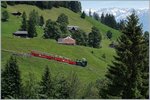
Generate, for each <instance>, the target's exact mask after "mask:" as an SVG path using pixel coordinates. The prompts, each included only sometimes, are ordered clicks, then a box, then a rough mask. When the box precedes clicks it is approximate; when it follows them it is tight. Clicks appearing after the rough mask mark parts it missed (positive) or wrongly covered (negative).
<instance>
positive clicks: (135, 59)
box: [105, 12, 148, 99]
mask: <svg viewBox="0 0 150 100" xmlns="http://www.w3.org/2000/svg"><path fill="white" fill-rule="evenodd" d="M145 51H146V48H145V43H144V39H143V37H142V28H141V25H139V19H138V17H137V15H136V14H135V12H133V13H132V14H131V15H130V16H129V17H127V24H126V25H125V30H124V31H123V34H122V35H121V37H120V38H119V40H118V46H117V47H116V53H117V56H115V57H114V58H115V61H113V65H110V66H109V69H108V73H107V74H106V77H107V79H108V80H109V82H108V84H107V85H108V87H107V89H106V90H105V93H106V94H107V96H105V97H107V98H108V97H109V98H124V99H133V98H134V99H136V98H145V96H144V95H145V93H143V92H142V88H143V85H142V84H144V82H143V81H142V80H143V77H142V76H143V74H142V73H143V71H144V72H145V70H144V69H148V65H145V64H146V62H145V61H144V60H145V58H146V56H145V55H146V54H145V53H146V52H145ZM147 63H148V62H147ZM146 80H148V79H146Z"/></svg>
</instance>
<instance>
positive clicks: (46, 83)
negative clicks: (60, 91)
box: [39, 66, 54, 99]
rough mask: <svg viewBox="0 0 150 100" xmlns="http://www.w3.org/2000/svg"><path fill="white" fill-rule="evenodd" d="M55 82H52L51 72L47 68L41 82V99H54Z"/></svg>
mask: <svg viewBox="0 0 150 100" xmlns="http://www.w3.org/2000/svg"><path fill="white" fill-rule="evenodd" d="M53 88H54V87H53V81H52V76H51V72H50V70H49V68H48V66H46V68H45V71H44V74H43V75H42V80H41V82H40V90H39V94H40V95H39V97H40V98H41V99H48V98H49V99H50V98H53V92H54V90H53Z"/></svg>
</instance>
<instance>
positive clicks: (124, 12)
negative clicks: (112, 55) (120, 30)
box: [84, 7, 150, 31]
mask: <svg viewBox="0 0 150 100" xmlns="http://www.w3.org/2000/svg"><path fill="white" fill-rule="evenodd" d="M133 10H135V11H136V13H137V15H138V17H139V19H140V23H142V24H143V30H144V31H150V25H149V24H150V22H149V21H150V16H149V15H150V12H149V9H146V8H139V9H133V8H116V7H114V8H102V9H99V10H94V9H85V10H84V11H85V13H86V14H87V15H88V14H89V11H91V13H92V14H93V13H94V12H96V13H98V14H99V16H101V14H102V13H104V14H106V13H109V14H113V15H114V16H115V18H116V21H117V22H119V21H120V20H121V19H126V17H127V16H128V15H130V14H131V13H132V11H133Z"/></svg>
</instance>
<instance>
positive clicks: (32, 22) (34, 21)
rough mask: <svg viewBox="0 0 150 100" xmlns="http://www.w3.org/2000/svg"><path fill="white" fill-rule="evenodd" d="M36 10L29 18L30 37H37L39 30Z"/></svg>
mask: <svg viewBox="0 0 150 100" xmlns="http://www.w3.org/2000/svg"><path fill="white" fill-rule="evenodd" d="M35 16H36V12H35V10H33V11H32V12H30V14H29V20H28V36H29V37H30V38H33V37H36V36H37V32H36V27H35V26H36V24H37V19H36V17H35Z"/></svg>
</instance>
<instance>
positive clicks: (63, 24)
mask: <svg viewBox="0 0 150 100" xmlns="http://www.w3.org/2000/svg"><path fill="white" fill-rule="evenodd" d="M56 22H57V23H59V26H60V29H61V31H62V33H63V34H67V33H68V30H67V25H68V24H69V21H68V16H67V15H65V14H64V13H62V14H60V15H59V16H58V18H57V21H56Z"/></svg>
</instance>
